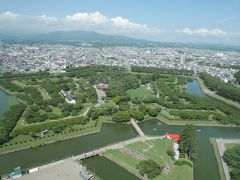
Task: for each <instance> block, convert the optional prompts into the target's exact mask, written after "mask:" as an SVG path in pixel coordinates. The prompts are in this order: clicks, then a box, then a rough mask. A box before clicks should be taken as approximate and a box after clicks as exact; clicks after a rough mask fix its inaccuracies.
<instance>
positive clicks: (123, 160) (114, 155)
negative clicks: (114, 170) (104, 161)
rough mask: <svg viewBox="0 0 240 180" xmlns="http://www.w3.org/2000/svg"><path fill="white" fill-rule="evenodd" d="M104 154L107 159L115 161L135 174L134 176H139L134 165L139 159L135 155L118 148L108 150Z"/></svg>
mask: <svg viewBox="0 0 240 180" xmlns="http://www.w3.org/2000/svg"><path fill="white" fill-rule="evenodd" d="M104 156H105V157H106V158H108V159H109V160H111V161H113V162H115V163H116V164H118V165H119V166H121V167H123V168H125V169H127V170H128V171H130V172H131V173H132V174H135V175H136V176H140V174H139V173H138V170H137V169H136V166H137V164H138V163H139V162H140V160H138V159H136V158H135V157H133V156H131V155H129V154H127V153H125V152H123V151H121V150H118V149H117V150H109V151H107V152H106V153H104Z"/></svg>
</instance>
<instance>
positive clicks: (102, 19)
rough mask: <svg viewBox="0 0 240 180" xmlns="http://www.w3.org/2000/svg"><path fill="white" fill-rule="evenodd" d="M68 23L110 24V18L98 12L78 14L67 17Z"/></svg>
mask: <svg viewBox="0 0 240 180" xmlns="http://www.w3.org/2000/svg"><path fill="white" fill-rule="evenodd" d="M65 19H66V21H69V22H74V23H81V24H94V25H95V24H104V23H107V22H108V18H107V17H106V16H104V15H102V14H101V13H100V12H98V11H96V12H94V13H86V12H85V13H76V14H73V15H67V16H66V17H65Z"/></svg>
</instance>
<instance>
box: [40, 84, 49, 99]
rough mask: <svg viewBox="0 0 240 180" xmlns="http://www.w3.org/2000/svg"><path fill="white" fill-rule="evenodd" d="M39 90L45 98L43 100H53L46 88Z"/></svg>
mask: <svg viewBox="0 0 240 180" xmlns="http://www.w3.org/2000/svg"><path fill="white" fill-rule="evenodd" d="M37 90H38V91H39V92H40V93H41V95H42V97H43V99H44V100H49V99H51V97H50V96H49V94H48V93H47V91H46V90H45V89H44V88H42V87H40V86H39V87H38V88H37Z"/></svg>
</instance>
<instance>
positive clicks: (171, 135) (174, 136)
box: [165, 133, 180, 141]
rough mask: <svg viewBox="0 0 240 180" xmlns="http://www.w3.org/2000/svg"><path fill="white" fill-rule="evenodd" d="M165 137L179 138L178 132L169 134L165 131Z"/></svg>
mask: <svg viewBox="0 0 240 180" xmlns="http://www.w3.org/2000/svg"><path fill="white" fill-rule="evenodd" d="M165 137H166V138H169V139H175V140H177V141H178V140H180V134H169V133H166V134H165Z"/></svg>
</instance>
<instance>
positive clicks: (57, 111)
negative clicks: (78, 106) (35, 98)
mask: <svg viewBox="0 0 240 180" xmlns="http://www.w3.org/2000/svg"><path fill="white" fill-rule="evenodd" d="M49 107H50V108H51V109H52V113H53V114H57V115H61V114H62V112H61V110H60V109H59V108H58V107H55V106H49Z"/></svg>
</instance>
